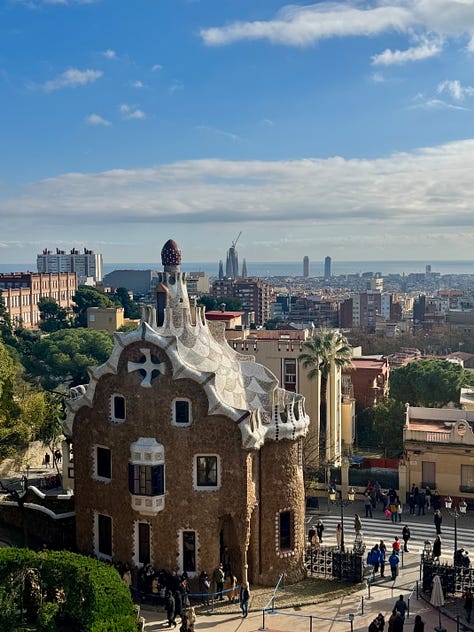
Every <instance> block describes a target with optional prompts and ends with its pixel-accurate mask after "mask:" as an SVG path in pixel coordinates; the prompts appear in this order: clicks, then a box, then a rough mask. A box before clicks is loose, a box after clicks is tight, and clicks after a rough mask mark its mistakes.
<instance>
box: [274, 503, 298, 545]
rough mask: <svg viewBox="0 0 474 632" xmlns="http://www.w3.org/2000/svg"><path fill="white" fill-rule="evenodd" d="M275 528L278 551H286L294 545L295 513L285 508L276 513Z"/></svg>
mask: <svg viewBox="0 0 474 632" xmlns="http://www.w3.org/2000/svg"><path fill="white" fill-rule="evenodd" d="M275 526H276V529H277V538H276V541H277V543H278V552H279V553H287V552H289V551H292V550H293V549H294V547H295V515H294V512H293V511H292V510H291V509H285V510H284V511H280V512H279V513H278V514H277V519H276V525H275Z"/></svg>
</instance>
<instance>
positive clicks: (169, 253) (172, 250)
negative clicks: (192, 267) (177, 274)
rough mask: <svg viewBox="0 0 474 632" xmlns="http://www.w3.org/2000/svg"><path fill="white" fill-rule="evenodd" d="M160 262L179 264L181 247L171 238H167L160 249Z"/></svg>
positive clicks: (167, 264)
mask: <svg viewBox="0 0 474 632" xmlns="http://www.w3.org/2000/svg"><path fill="white" fill-rule="evenodd" d="M161 263H162V265H164V266H179V265H181V249H180V247H179V246H178V244H177V243H176V242H175V241H174V240H173V239H168V241H167V242H166V244H165V245H164V246H163V248H162V250H161Z"/></svg>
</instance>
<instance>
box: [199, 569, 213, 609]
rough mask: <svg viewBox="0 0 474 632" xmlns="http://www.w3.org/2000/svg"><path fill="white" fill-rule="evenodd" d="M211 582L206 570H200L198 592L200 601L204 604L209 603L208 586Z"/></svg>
mask: <svg viewBox="0 0 474 632" xmlns="http://www.w3.org/2000/svg"><path fill="white" fill-rule="evenodd" d="M210 587H211V582H210V581H209V575H208V574H207V573H206V571H201V574H200V575H199V592H200V593H201V603H202V604H204V605H205V606H208V605H209V588H210Z"/></svg>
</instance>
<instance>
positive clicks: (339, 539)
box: [336, 522, 342, 550]
mask: <svg viewBox="0 0 474 632" xmlns="http://www.w3.org/2000/svg"><path fill="white" fill-rule="evenodd" d="M336 542H337V548H338V549H339V550H340V549H341V544H342V525H341V523H340V522H338V523H337V527H336Z"/></svg>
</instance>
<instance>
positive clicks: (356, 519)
mask: <svg viewBox="0 0 474 632" xmlns="http://www.w3.org/2000/svg"><path fill="white" fill-rule="evenodd" d="M354 531H355V532H356V533H360V532H361V531H362V522H361V521H360V517H359V514H355V516H354Z"/></svg>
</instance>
